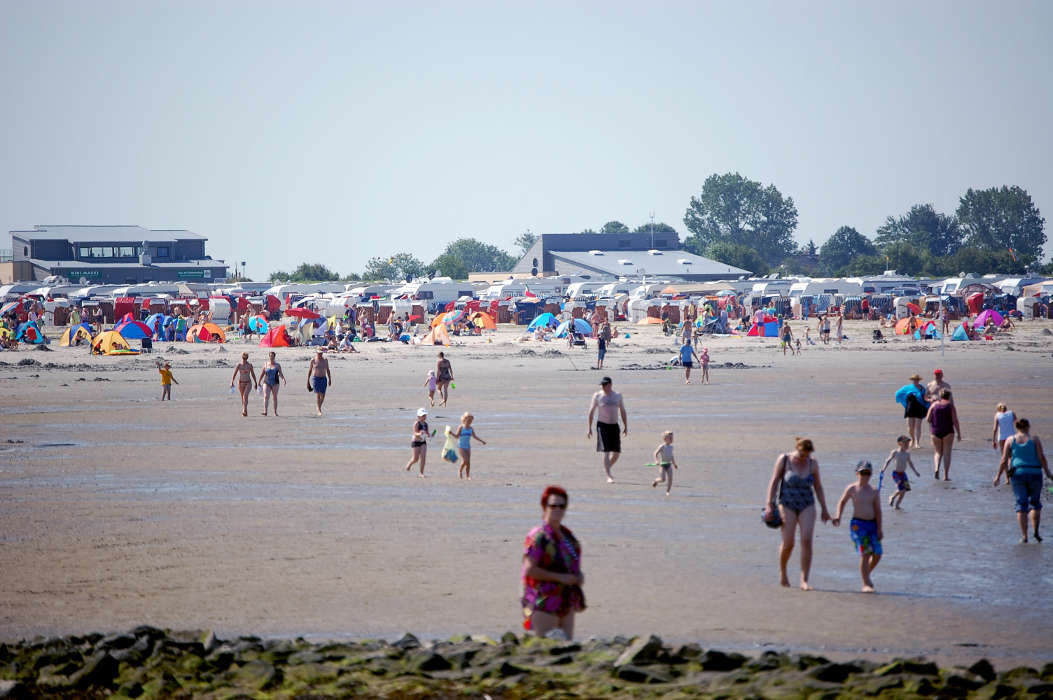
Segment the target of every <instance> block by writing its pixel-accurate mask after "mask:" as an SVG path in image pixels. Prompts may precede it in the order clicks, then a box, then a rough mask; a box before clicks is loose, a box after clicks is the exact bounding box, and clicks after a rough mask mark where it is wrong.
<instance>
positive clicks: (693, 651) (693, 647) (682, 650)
mask: <svg viewBox="0 0 1053 700" xmlns="http://www.w3.org/2000/svg"><path fill="white" fill-rule="evenodd" d="M674 655H675V656H679V657H680V658H681V659H689V660H690V659H697V658H698V657H700V656H702V647H700V646H699V645H697V644H695V643H694V642H692V643H691V644H681V645H680V646H679V647H677V650H676V651H675V652H674Z"/></svg>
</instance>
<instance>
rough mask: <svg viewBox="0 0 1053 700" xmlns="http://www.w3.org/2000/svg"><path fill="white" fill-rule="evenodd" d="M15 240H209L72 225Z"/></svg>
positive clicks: (161, 231) (179, 233) (24, 233)
mask: <svg viewBox="0 0 1053 700" xmlns="http://www.w3.org/2000/svg"><path fill="white" fill-rule="evenodd" d="M11 235H12V236H13V237H17V238H20V239H22V240H24V241H33V240H66V241H70V242H71V243H104V242H114V243H141V242H142V241H151V242H164V241H176V240H199V241H204V240H208V238H207V237H206V236H202V235H201V234H200V233H194V232H192V231H185V230H180V229H175V230H172V229H154V230H151V229H148V228H143V227H142V226H122V225H109V226H78V225H72V224H46V225H38V226H34V227H33V228H32V229H31V230H26V231H11Z"/></svg>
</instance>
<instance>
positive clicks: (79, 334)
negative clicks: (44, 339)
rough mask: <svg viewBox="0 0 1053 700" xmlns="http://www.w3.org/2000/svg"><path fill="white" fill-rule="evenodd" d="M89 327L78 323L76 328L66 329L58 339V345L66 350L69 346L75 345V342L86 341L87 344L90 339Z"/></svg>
mask: <svg viewBox="0 0 1053 700" xmlns="http://www.w3.org/2000/svg"><path fill="white" fill-rule="evenodd" d="M92 335H93V334H92V332H91V326H90V325H89V324H87V323H79V324H77V325H76V326H70V327H69V328H67V329H66V332H65V333H63V334H62V337H61V338H60V339H59V345H61V346H62V347H64V348H68V347H69V346H71V345H76V344H77V340H78V339H79V340H86V341H88V342H89V343H90V342H91V338H92Z"/></svg>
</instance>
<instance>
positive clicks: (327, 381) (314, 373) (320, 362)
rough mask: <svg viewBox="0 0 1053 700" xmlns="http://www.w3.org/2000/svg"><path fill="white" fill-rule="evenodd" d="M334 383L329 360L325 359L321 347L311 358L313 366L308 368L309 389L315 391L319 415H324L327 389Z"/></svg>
mask: <svg viewBox="0 0 1053 700" xmlns="http://www.w3.org/2000/svg"><path fill="white" fill-rule="evenodd" d="M332 385H333V375H332V373H331V372H330V371H329V360H327V359H325V352H324V351H323V350H322V349H321V348H319V349H318V352H317V353H315V356H314V359H312V360H311V366H310V367H308V368H307V390H308V391H314V399H315V401H316V402H317V403H318V415H322V403H323V402H324V401H325V390H326V389H327V388H328V387H330V386H332Z"/></svg>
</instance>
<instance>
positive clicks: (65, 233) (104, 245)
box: [10, 225, 227, 284]
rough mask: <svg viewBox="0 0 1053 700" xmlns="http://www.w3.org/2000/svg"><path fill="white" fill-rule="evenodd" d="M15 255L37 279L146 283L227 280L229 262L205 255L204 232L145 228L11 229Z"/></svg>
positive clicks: (15, 258)
mask: <svg viewBox="0 0 1053 700" xmlns="http://www.w3.org/2000/svg"><path fill="white" fill-rule="evenodd" d="M10 233H11V249H12V250H11V253H12V255H11V257H12V261H13V262H15V263H19V262H28V263H29V264H31V265H32V274H33V278H34V279H44V278H45V277H49V276H51V275H61V276H62V277H65V278H66V279H68V280H70V281H71V282H80V281H84V282H94V283H100V284H140V283H143V282H154V281H157V282H170V281H175V280H187V281H192V280H196V281H210V280H218V279H225V278H226V276H227V265H226V263H225V262H223V261H222V260H213V259H212V258H211V257H209V256H208V255H206V254H205V241H207V240H208V239H207V238H206V237H205V236H202V235H201V234H198V233H193V232H192V231H183V230H163V229H158V230H150V229H146V228H143V227H142V226H68V225H62V226H35V227H33V229H32V230H28V231H11V232H10Z"/></svg>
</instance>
